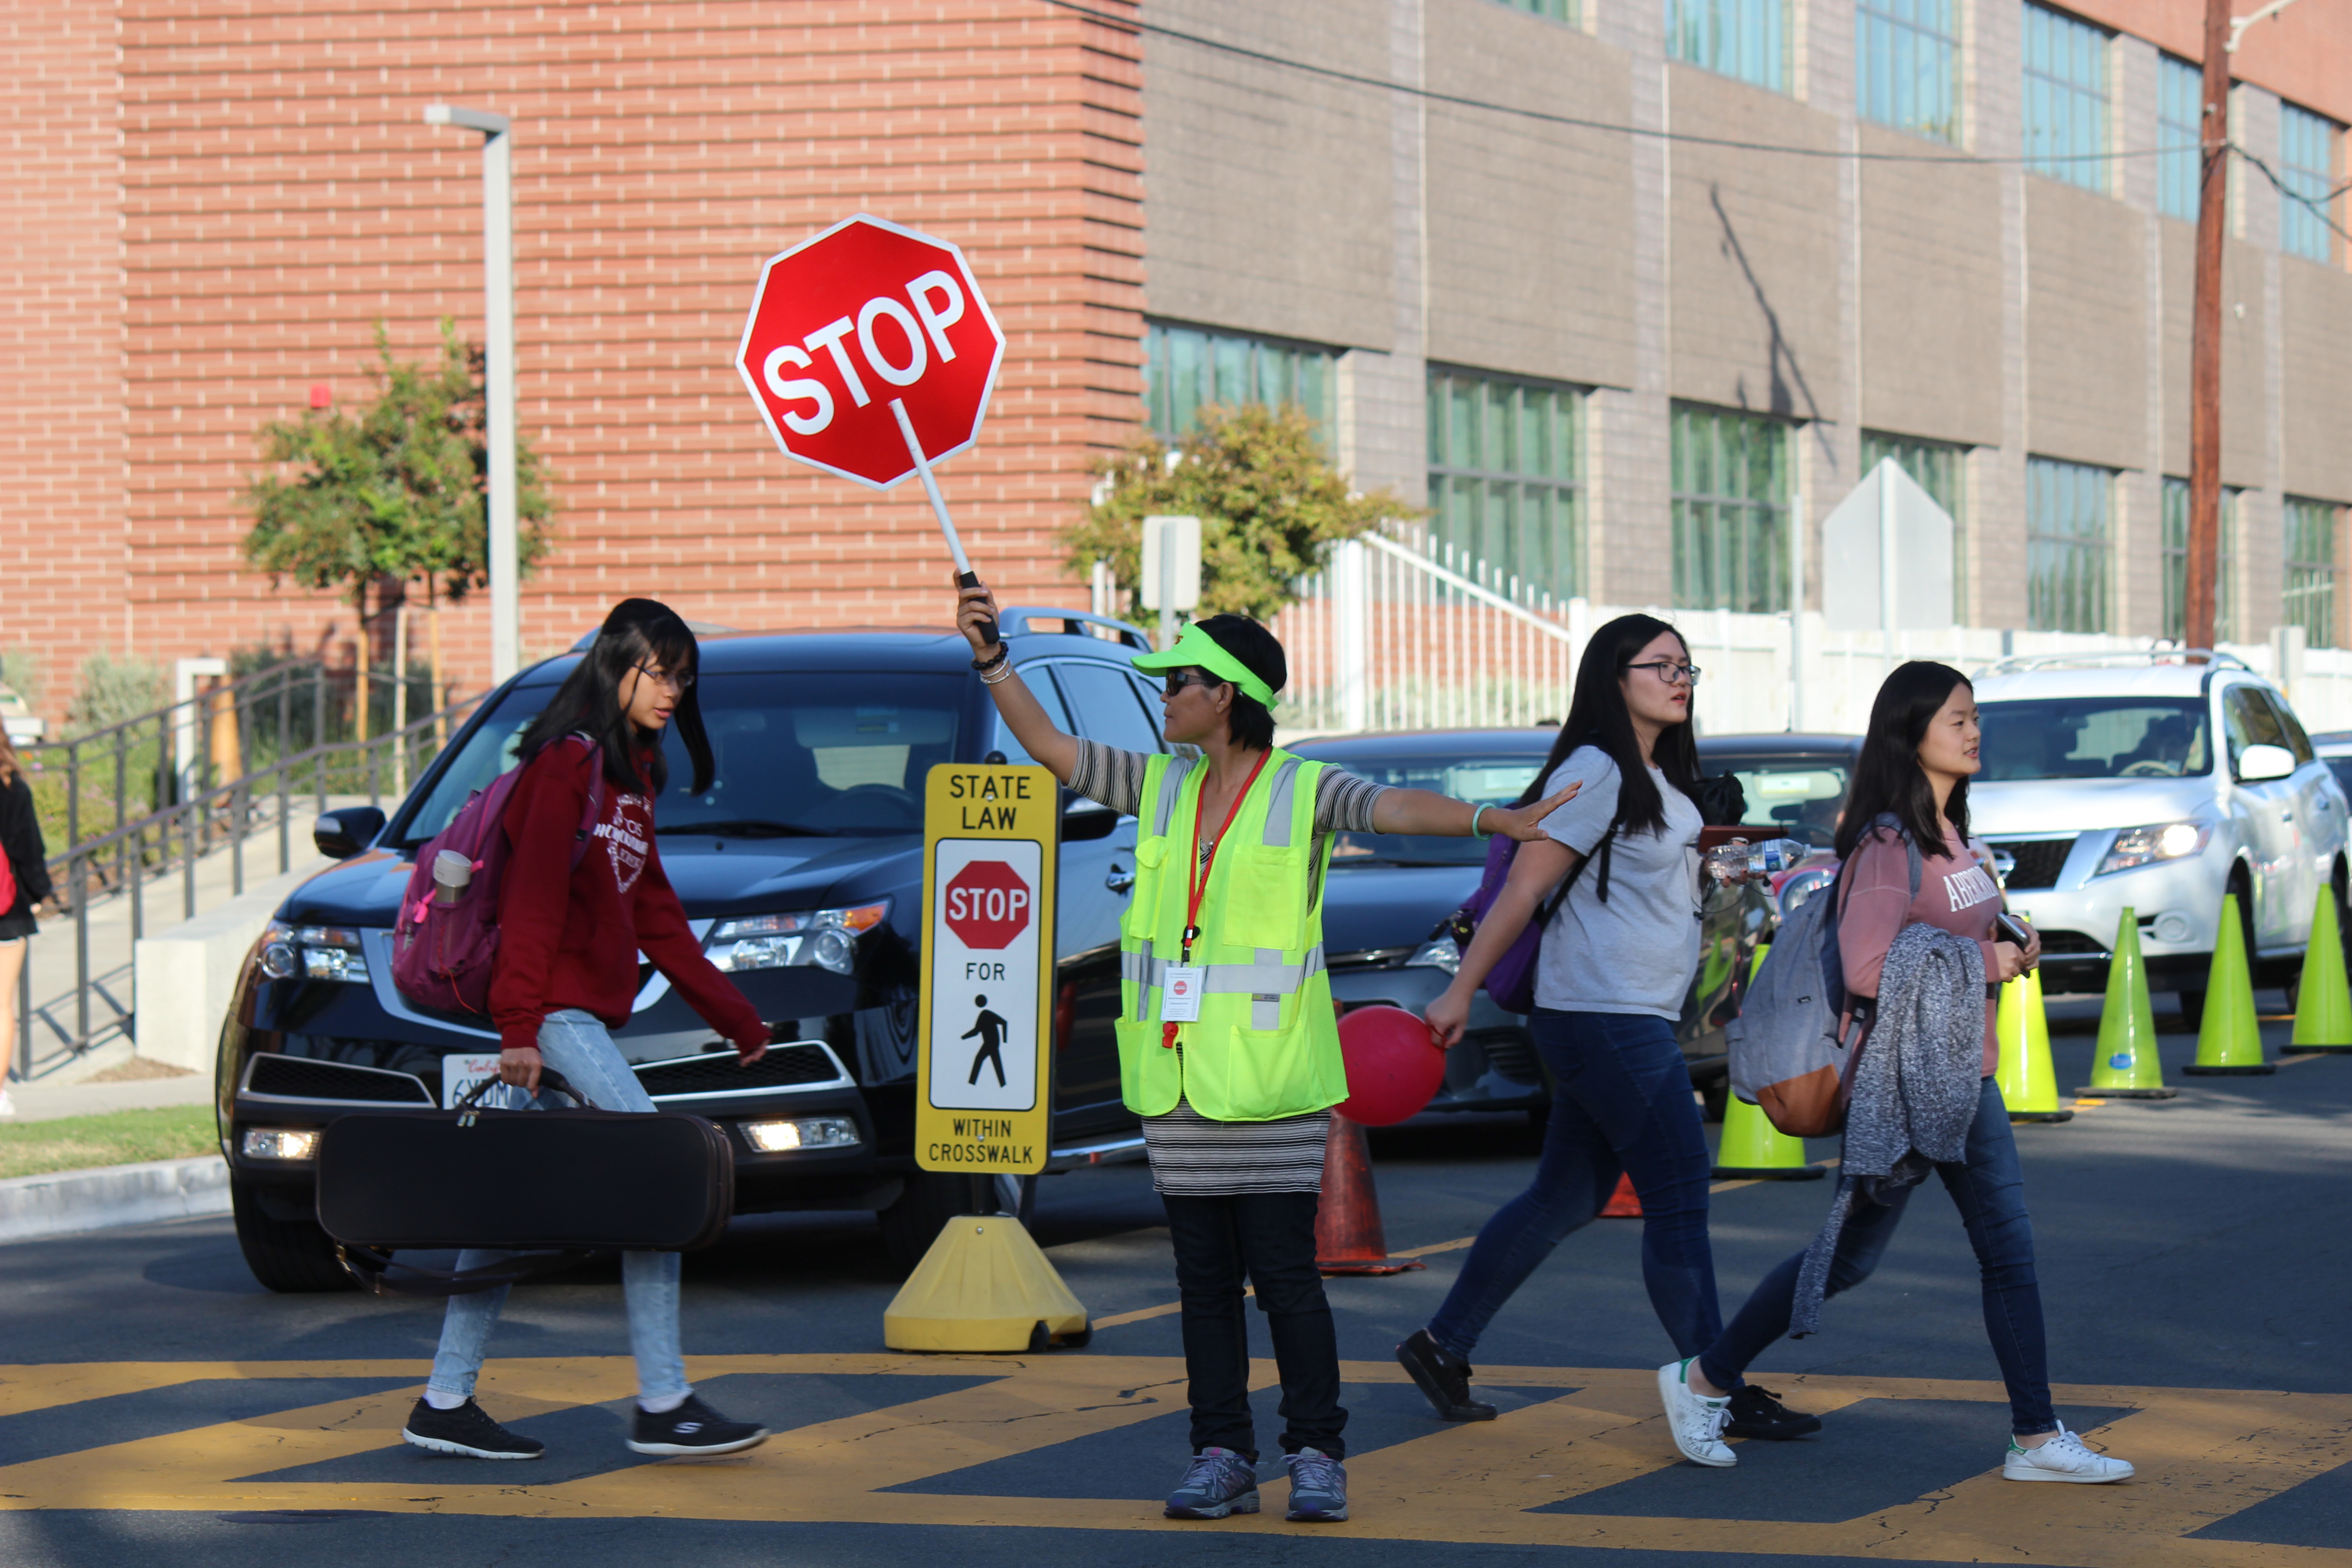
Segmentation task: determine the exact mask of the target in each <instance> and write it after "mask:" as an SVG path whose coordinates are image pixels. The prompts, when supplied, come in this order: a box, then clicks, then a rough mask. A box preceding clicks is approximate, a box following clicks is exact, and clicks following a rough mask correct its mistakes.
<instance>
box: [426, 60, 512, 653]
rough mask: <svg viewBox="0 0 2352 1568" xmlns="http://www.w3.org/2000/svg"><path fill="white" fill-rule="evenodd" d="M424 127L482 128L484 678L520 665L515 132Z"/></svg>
mask: <svg viewBox="0 0 2352 1568" xmlns="http://www.w3.org/2000/svg"><path fill="white" fill-rule="evenodd" d="M425 123H426V124H427V125H456V126H460V127H462V128H464V129H465V130H467V131H478V132H481V133H482V337H483V344H482V348H483V359H484V361H485V363H484V366H483V371H484V379H485V381H486V383H487V384H486V385H485V386H484V388H483V401H484V403H485V404H486V405H487V408H486V413H487V419H486V421H485V422H486V423H487V425H488V438H489V447H490V473H489V492H490V494H489V512H490V515H489V535H490V539H489V543H490V563H489V564H490V679H492V680H493V681H503V680H505V679H508V678H509V677H510V676H512V675H513V674H514V673H515V671H516V670H518V669H519V668H521V666H522V601H521V596H520V594H519V593H518V591H517V583H516V576H517V571H518V568H517V566H516V563H515V320H514V132H513V129H512V122H511V121H509V120H508V119H507V117H506V116H505V115H503V114H492V113H490V112H489V111H488V110H483V109H459V108H457V107H456V106H455V105H453V104H446V103H436V104H430V105H427V106H426V108H425Z"/></svg>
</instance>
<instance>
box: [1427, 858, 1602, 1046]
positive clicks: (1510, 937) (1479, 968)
mask: <svg viewBox="0 0 2352 1568" xmlns="http://www.w3.org/2000/svg"><path fill="white" fill-rule="evenodd" d="M1583 858H1584V857H1583V856H1581V855H1579V854H1578V853H1577V852H1576V851H1575V850H1573V849H1570V847H1568V846H1567V845H1565V844H1562V843H1561V842H1559V840H1558V839H1556V838H1553V837H1549V836H1546V837H1541V838H1539V839H1538V840H1536V841H1533V842H1530V843H1528V845H1526V846H1525V847H1522V848H1521V849H1520V850H1519V852H1518V854H1517V856H1516V857H1515V858H1513V859H1512V861H1511V874H1510V876H1508V877H1507V878H1506V879H1504V882H1503V890H1502V891H1501V892H1499V893H1497V894H1496V896H1495V901H1494V903H1493V904H1492V905H1490V906H1489V907H1488V908H1487V910H1486V919H1484V920H1482V921H1479V922H1478V934H1477V935H1475V936H1474V937H1472V938H1471V939H1470V949H1469V951H1468V952H1465V953H1464V954H1463V955H1462V963H1461V965H1460V967H1459V968H1457V969H1456V970H1455V971H1454V979H1453V982H1452V984H1448V985H1447V986H1446V988H1445V991H1444V994H1442V995H1440V996H1439V997H1438V998H1437V1000H1436V1001H1434V1002H1432V1003H1431V1004H1430V1005H1429V1008H1428V1010H1427V1011H1426V1012H1425V1013H1423V1015H1422V1016H1423V1017H1424V1018H1425V1019H1426V1020H1427V1021H1428V1023H1429V1027H1430V1032H1431V1033H1432V1034H1433V1035H1435V1036H1436V1037H1437V1043H1438V1045H1439V1046H1441V1047H1444V1048H1445V1049H1448V1050H1451V1049H1452V1048H1453V1047H1454V1042H1455V1041H1456V1040H1459V1039H1460V1038H1461V1037H1462V1030H1463V1028H1464V1026H1466V1025H1467V1024H1468V1023H1469V1021H1470V999H1471V998H1472V997H1473V996H1475V995H1476V994H1477V992H1478V987H1479V986H1480V985H1482V984H1485V983H1486V976H1487V975H1489V974H1491V973H1494V969H1495V965H1496V963H1497V962H1498V961H1500V960H1501V958H1502V956H1503V954H1504V953H1506V952H1509V951H1510V947H1511V944H1512V943H1513V942H1517V941H1518V940H1519V933H1520V932H1521V931H1525V930H1527V929H1528V921H1530V920H1532V919H1534V918H1535V912H1536V906H1538V904H1540V903H1542V902H1543V900H1545V899H1546V898H1547V897H1549V895H1550V893H1551V890H1552V889H1554V888H1557V887H1559V884H1560V879H1562V878H1564V877H1566V876H1567V875H1568V874H1569V873H1570V871H1572V870H1574V869H1576V863H1577V862H1578V861H1580V860H1581V859H1583Z"/></svg>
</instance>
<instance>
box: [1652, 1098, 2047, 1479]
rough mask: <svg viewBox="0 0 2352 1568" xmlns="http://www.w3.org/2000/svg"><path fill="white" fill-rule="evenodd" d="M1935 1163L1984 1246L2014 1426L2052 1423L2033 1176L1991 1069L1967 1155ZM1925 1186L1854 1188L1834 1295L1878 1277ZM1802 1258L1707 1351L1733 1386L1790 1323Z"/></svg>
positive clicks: (1709, 1369) (1833, 1263) (1990, 1316)
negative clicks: (2036, 1269)
mask: <svg viewBox="0 0 2352 1568" xmlns="http://www.w3.org/2000/svg"><path fill="white" fill-rule="evenodd" d="M1936 1173H1937V1175H1938V1176H1941V1177H1942V1178H1943V1179H1944V1190H1945V1191H1946V1192H1948V1193H1950V1194H1952V1202H1953V1203H1954V1204H1955V1205H1958V1208H1959V1211H1960V1223H1961V1224H1963V1225H1964V1226H1967V1227H1968V1232H1969V1246H1970V1247H1974V1248H1976V1254H1977V1272H1978V1273H1979V1275H1980V1276H1981V1277H1982V1279H1983V1281H1984V1320H1985V1332H1986V1333H1987V1334H1988V1335H1989V1336H1990V1338H1991V1340H1992V1353H1993V1356H1994V1358H1995V1359H1996V1360H1998V1361H1999V1362H2000V1378H2001V1381H2002V1382H2003V1383H2005V1384H2008V1385H2009V1415H2010V1425H2011V1430H2013V1431H2014V1432H2016V1433H2017V1434H2018V1435H2019V1436H2032V1435H2033V1434H2034V1433H2037V1432H2054V1431H2056V1430H2057V1429H2058V1417H2057V1415H2055V1414H2054V1413H2053V1411H2052V1410H2051V1408H2050V1352H2049V1348H2048V1345H2047V1342H2045V1341H2044V1339H2043V1337H2042V1286H2041V1283H2040V1282H2039V1281H2038V1280H2037V1279H2035V1278H2034V1273H2033V1222H2032V1219H2031V1218H2030V1217H2028V1215H2026V1212H2025V1177H2024V1175H2023V1173H2021V1171H2020V1170H2019V1169H2018V1163H2017V1140H2016V1139H2015V1138H2013V1137H2011V1135H2010V1131H2009V1107H2008V1106H2006V1105H2004V1104H2003V1103H2001V1098H2000V1085H1999V1084H1998V1083H1996V1082H1994V1081H1993V1080H1992V1079H1985V1080H1984V1087H1983V1089H1980V1090H1979V1093H1978V1096H1977V1119H1976V1121H1974V1122H1973V1123H1971V1124H1970V1125H1969V1140H1968V1146H1967V1149H1966V1151H1965V1157H1964V1158H1963V1159H1961V1160H1959V1161H1958V1162H1957V1163H1938V1164H1937V1167H1936ZM1917 1190H1918V1189H1917V1188H1916V1186H1915V1187H1905V1188H1903V1189H1902V1190H1901V1191H1899V1192H1897V1193H1895V1194H1893V1198H1894V1201H1893V1202H1891V1203H1886V1204H1874V1203H1872V1202H1870V1201H1868V1200H1867V1199H1865V1198H1864V1197H1863V1195H1862V1194H1859V1193H1857V1194H1854V1199H1853V1209H1852V1210H1851V1211H1850V1212H1849V1213H1848V1214H1847V1215H1846V1222H1845V1229H1844V1230H1843V1231H1842V1232H1841V1233H1840V1234H1839V1236H1838V1247H1837V1252H1836V1254H1835V1255H1834V1256H1833V1257H1832V1258H1831V1259H1830V1279H1829V1293H1830V1294H1831V1295H1832V1296H1834V1295H1836V1294H1837V1293H1838V1292H1839V1291H1841V1290H1850V1289H1853V1287H1854V1286H1856V1285H1859V1284H1861V1283H1862V1282H1863V1281H1864V1280H1865V1279H1869V1278H1870V1271H1871V1270H1872V1269H1873V1268H1876V1267H1877V1266H1878V1260H1879V1258H1882V1257H1884V1256H1885V1252H1886V1244H1887V1243H1888V1242H1890V1241H1892V1240H1894V1239H1895V1226H1896V1225H1898V1224H1899V1223H1901V1221H1902V1218H1903V1210H1904V1209H1905V1207H1906V1206H1907V1205H1908V1204H1909V1202H1910V1198H1911V1194H1913V1193H1915V1192H1916V1191H1917ZM1804 1261H1805V1255H1804V1254H1803V1253H1801V1252H1800V1253H1798V1254H1797V1255H1796V1256H1795V1257H1794V1258H1790V1259H1789V1260H1788V1261H1787V1262H1785V1263H1783V1264H1781V1265H1780V1267H1779V1268H1775V1269H1774V1270H1772V1272H1771V1273H1769V1274H1767V1275H1766V1276H1765V1277H1764V1281H1763V1283H1762V1284H1760V1285H1759V1286H1757V1287H1756V1291H1755V1293H1754V1294H1753V1295H1751V1296H1749V1297H1748V1304H1747V1305H1746V1306H1744V1307H1742V1308H1740V1309H1739V1311H1738V1315H1737V1316H1735V1317H1734V1318H1733V1319H1732V1320H1731V1326H1730V1327H1729V1328H1728V1329H1726V1330H1725V1331H1724V1333H1723V1337H1722V1338H1721V1339H1720V1340H1717V1342H1715V1344H1714V1346H1713V1347H1712V1348H1710V1349H1709V1350H1708V1351H1707V1352H1706V1354H1704V1355H1702V1356H1701V1357H1700V1358H1699V1363H1698V1365H1699V1371H1701V1372H1702V1373H1706V1380H1707V1381H1708V1382H1709V1383H1712V1384H1715V1385H1716V1386H1717V1388H1729V1387H1731V1386H1732V1385H1733V1384H1737V1383H1738V1381H1739V1374H1740V1373H1743V1372H1745V1371H1746V1370H1747V1369H1748V1363H1750V1362H1752V1361H1754V1360H1755V1359H1756V1358H1757V1357H1758V1356H1759V1355H1761V1354H1762V1353H1763V1352H1764V1347H1765V1346H1766V1345H1769V1344H1770V1343H1771V1342H1773V1341H1774V1340H1777V1339H1779V1338H1780V1336H1781V1335H1783V1334H1785V1333H1787V1332H1788V1331H1789V1314H1790V1307H1791V1304H1792V1303H1793V1302H1794V1301H1795V1300H1796V1294H1797V1271H1798V1269H1799V1268H1801V1267H1803V1265H1804Z"/></svg>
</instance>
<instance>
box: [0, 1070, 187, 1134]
mask: <svg viewBox="0 0 2352 1568" xmlns="http://www.w3.org/2000/svg"><path fill="white" fill-rule="evenodd" d="M79 1076H81V1075H80V1074H79V1073H77V1072H75V1071H73V1070H72V1069H70V1068H68V1070H66V1071H64V1072H61V1073H58V1074H57V1075H56V1076H55V1077H52V1078H47V1079H34V1080H33V1081H31V1082H30V1083H12V1084H10V1085H9V1086H8V1097H9V1098H10V1099H11V1100H15V1101H16V1116H15V1117H14V1118H13V1119H12V1120H13V1121H15V1122H23V1121H56V1120H58V1118H59V1117H61V1116H103V1115H105V1114H106V1113H107V1112H109V1111H112V1110H148V1109H150V1108H151V1107H154V1106H159V1105H205V1104H209V1103H210V1102H211V1100H212V1098H213V1080H212V1076H211V1075H210V1074H209V1073H200V1072H192V1073H188V1074H186V1075H184V1076H180V1077H173V1078H145V1079H131V1081H130V1082H128V1083H68V1082H66V1081H65V1080H66V1079H69V1078H79Z"/></svg>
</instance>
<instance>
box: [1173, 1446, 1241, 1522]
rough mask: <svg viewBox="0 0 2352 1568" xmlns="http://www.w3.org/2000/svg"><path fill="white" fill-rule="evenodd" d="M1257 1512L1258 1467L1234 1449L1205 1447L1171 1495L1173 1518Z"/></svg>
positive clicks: (1194, 1458) (1198, 1517) (1212, 1517)
mask: <svg viewBox="0 0 2352 1568" xmlns="http://www.w3.org/2000/svg"><path fill="white" fill-rule="evenodd" d="M1256 1511H1257V1466H1256V1465H1255V1464H1253V1463H1252V1462H1251V1461H1250V1460H1249V1459H1247V1458H1244V1457H1243V1456H1242V1455H1239V1454H1236V1453H1234V1451H1233V1450H1232V1449H1231V1448H1203V1449H1202V1450H1201V1451H1200V1452H1199V1453H1197V1454H1195V1455H1193V1456H1192V1468H1189V1469H1187V1470H1186V1471H1185V1472H1184V1479H1182V1480H1181V1481H1179V1482H1177V1483H1176V1489H1175V1490H1174V1491H1172V1492H1170V1493H1169V1494H1168V1517H1169V1518H1170V1519H1223V1518H1224V1517H1225V1515H1227V1514H1229V1513H1255V1512H1256Z"/></svg>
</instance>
